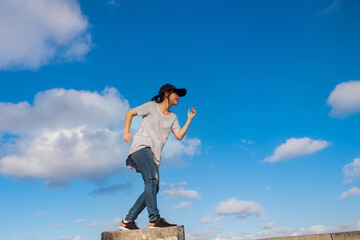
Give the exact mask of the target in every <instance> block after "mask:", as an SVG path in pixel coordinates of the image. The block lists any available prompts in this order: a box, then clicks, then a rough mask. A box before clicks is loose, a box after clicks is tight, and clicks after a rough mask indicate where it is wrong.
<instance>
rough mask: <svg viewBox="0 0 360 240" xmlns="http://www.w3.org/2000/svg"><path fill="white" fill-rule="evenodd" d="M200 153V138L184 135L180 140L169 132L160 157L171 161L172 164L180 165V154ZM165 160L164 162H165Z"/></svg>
mask: <svg viewBox="0 0 360 240" xmlns="http://www.w3.org/2000/svg"><path fill="white" fill-rule="evenodd" d="M200 153H201V140H200V139H198V138H187V137H184V138H183V140H182V141H181V142H180V141H179V140H177V139H176V138H175V137H174V135H173V134H171V135H170V136H169V138H168V140H167V142H166V144H165V146H164V149H163V152H162V157H164V159H165V160H166V161H171V163H172V164H175V165H178V166H182V165H184V163H183V162H182V161H181V158H180V156H181V154H186V155H188V156H190V157H192V156H194V155H195V154H200ZM166 161H165V163H166Z"/></svg>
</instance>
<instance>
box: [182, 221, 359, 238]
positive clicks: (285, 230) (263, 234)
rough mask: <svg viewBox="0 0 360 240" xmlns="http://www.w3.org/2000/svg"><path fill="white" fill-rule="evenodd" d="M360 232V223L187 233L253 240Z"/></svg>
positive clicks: (204, 236)
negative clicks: (255, 230)
mask: <svg viewBox="0 0 360 240" xmlns="http://www.w3.org/2000/svg"><path fill="white" fill-rule="evenodd" d="M355 230H360V221H357V222H350V223H344V224H339V225H335V226H324V225H314V226H311V227H309V228H300V229H292V228H289V227H286V226H280V227H275V228H271V229H266V230H262V231H260V232H257V233H247V232H240V233H232V232H230V233H225V234H221V233H220V232H219V231H218V230H217V229H208V230H205V231H203V232H197V233H196V232H193V233H187V235H186V239H189V240H211V239H213V240H253V239H263V238H277V237H287V236H301V235H311V234H325V233H336V232H349V231H355Z"/></svg>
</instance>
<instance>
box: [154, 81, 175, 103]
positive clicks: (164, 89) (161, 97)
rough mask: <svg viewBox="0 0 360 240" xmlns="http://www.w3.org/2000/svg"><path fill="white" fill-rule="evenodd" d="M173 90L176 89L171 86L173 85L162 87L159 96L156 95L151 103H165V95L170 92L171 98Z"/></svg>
mask: <svg viewBox="0 0 360 240" xmlns="http://www.w3.org/2000/svg"><path fill="white" fill-rule="evenodd" d="M173 89H176V88H175V87H174V86H173V85H171V84H165V85H164V86H162V87H161V88H160V90H159V94H158V95H156V96H154V97H153V98H152V99H151V101H155V102H157V103H161V102H162V101H164V99H165V94H166V93H167V92H168V93H169V95H168V96H170V94H171V93H172V92H174V90H173Z"/></svg>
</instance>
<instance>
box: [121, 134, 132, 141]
mask: <svg viewBox="0 0 360 240" xmlns="http://www.w3.org/2000/svg"><path fill="white" fill-rule="evenodd" d="M123 138H124V140H125V141H126V142H129V141H130V139H131V138H132V135H131V134H130V133H124V137H123Z"/></svg>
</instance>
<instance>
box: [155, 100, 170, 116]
mask: <svg viewBox="0 0 360 240" xmlns="http://www.w3.org/2000/svg"><path fill="white" fill-rule="evenodd" d="M157 105H158V106H159V109H160V112H161V113H162V114H164V115H165V116H167V115H169V114H170V107H171V106H170V105H169V103H168V102H167V101H166V99H164V101H162V102H161V103H157Z"/></svg>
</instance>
